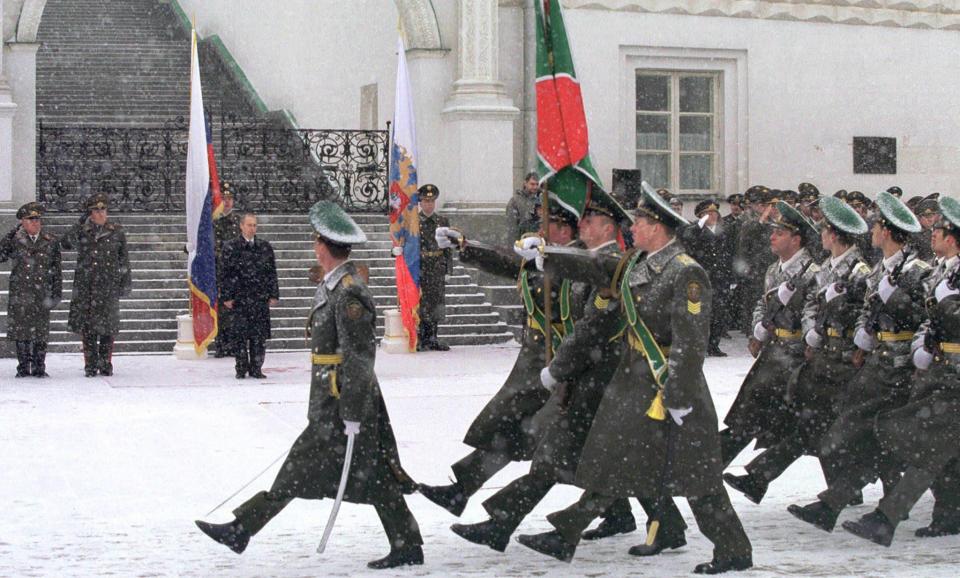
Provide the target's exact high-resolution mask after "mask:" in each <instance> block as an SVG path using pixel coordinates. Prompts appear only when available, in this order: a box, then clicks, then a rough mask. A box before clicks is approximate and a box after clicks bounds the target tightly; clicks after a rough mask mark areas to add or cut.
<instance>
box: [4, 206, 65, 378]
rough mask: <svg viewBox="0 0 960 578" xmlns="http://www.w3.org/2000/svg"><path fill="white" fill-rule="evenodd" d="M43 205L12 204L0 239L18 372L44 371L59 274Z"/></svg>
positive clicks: (37, 374) (54, 241)
mask: <svg viewBox="0 0 960 578" xmlns="http://www.w3.org/2000/svg"><path fill="white" fill-rule="evenodd" d="M43 211H44V210H43V205H41V204H40V203H38V202H36V201H34V202H30V203H27V204H25V205H23V206H22V207H20V208H19V209H18V210H17V219H19V220H20V222H19V224H18V225H17V226H16V227H14V228H13V229H12V230H11V231H10V232H9V233H7V235H6V236H4V237H3V239H2V240H0V263H3V262H4V261H12V263H13V268H12V269H11V271H10V289H9V298H8V300H7V339H9V340H10V341H13V342H15V343H16V348H17V377H27V376H33V377H48V375H47V369H46V355H47V341H48V340H49V337H50V310H51V309H53V308H54V307H56V306H57V304H58V303H60V297H61V293H62V287H63V276H62V272H61V269H60V245H59V243H58V242H57V238H56V237H54V236H53V235H51V234H50V233H48V232H46V231H43V230H42V229H43V223H42V222H41V218H42V217H43Z"/></svg>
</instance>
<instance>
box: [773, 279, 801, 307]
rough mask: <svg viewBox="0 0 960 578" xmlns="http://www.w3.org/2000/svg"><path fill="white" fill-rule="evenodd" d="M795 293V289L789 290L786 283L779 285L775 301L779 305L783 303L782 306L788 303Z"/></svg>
mask: <svg viewBox="0 0 960 578" xmlns="http://www.w3.org/2000/svg"><path fill="white" fill-rule="evenodd" d="M796 292H797V288H796V287H793V288H790V286H789V285H788V284H787V283H781V284H780V286H779V287H777V299H779V300H780V303H783V304H784V305H786V304H787V303H789V302H790V299H791V298H792V297H793V294H794V293H796Z"/></svg>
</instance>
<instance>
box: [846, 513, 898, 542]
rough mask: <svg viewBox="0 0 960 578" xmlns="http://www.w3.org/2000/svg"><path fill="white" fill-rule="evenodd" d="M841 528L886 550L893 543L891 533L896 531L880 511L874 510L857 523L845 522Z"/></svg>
mask: <svg viewBox="0 0 960 578" xmlns="http://www.w3.org/2000/svg"><path fill="white" fill-rule="evenodd" d="M842 526H843V529H844V530H846V531H847V532H850V533H851V534H853V535H854V536H859V537H861V538H863V539H865V540H870V541H871V542H875V543H877V544H880V545H881V546H886V547H888V548H889V547H890V544H891V543H893V533H894V531H895V530H896V529H897V527H896V526H894V525H893V523H891V522H890V520H889V519H888V518H887V516H886V515H885V514H884V513H883V512H881V511H880V510H874V511H872V512H870V513H869V514H866V515H865V516H863V517H862V518H860V519H859V520H857V521H853V520H847V521H846V522H844V523H843V524H842Z"/></svg>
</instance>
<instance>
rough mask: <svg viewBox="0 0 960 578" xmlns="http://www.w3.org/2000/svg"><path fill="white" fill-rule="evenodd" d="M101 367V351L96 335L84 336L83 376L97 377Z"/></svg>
mask: <svg viewBox="0 0 960 578" xmlns="http://www.w3.org/2000/svg"><path fill="white" fill-rule="evenodd" d="M99 367H100V360H99V349H98V346H97V336H96V335H86V334H85V335H84V336H83V374H84V375H86V376H87V377H96V376H97V369H98V368H99Z"/></svg>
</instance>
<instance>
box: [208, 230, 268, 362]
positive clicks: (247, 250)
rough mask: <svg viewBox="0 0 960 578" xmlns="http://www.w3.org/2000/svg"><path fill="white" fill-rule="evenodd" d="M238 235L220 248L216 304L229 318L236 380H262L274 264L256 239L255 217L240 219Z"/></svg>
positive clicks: (262, 241) (263, 246)
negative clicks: (220, 276)
mask: <svg viewBox="0 0 960 578" xmlns="http://www.w3.org/2000/svg"><path fill="white" fill-rule="evenodd" d="M240 232H241V235H240V236H239V237H237V238H235V239H233V240H231V241H228V242H227V243H226V244H225V245H224V246H223V256H222V261H223V286H222V289H223V293H222V294H221V295H220V300H221V301H222V302H223V306H224V307H226V308H227V309H229V310H230V312H231V314H232V315H233V319H232V320H231V323H232V327H231V334H232V335H231V337H232V339H233V343H232V344H231V346H232V347H233V355H234V359H236V370H237V379H243V378H245V377H246V376H247V375H248V374H249V375H250V377H255V378H257V379H263V378H265V377H266V375H264V374H263V371H262V369H263V360H264V358H265V357H266V354H267V340H268V339H270V308H271V307H273V306H274V305H276V304H277V303H279V300H280V287H279V284H278V283H277V264H276V261H275V259H274V257H273V247H271V246H270V243H268V242H266V241H264V240H263V239H260V238H258V237H257V216H256V215H254V214H253V213H246V214H244V215H243V217H241V219H240Z"/></svg>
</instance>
